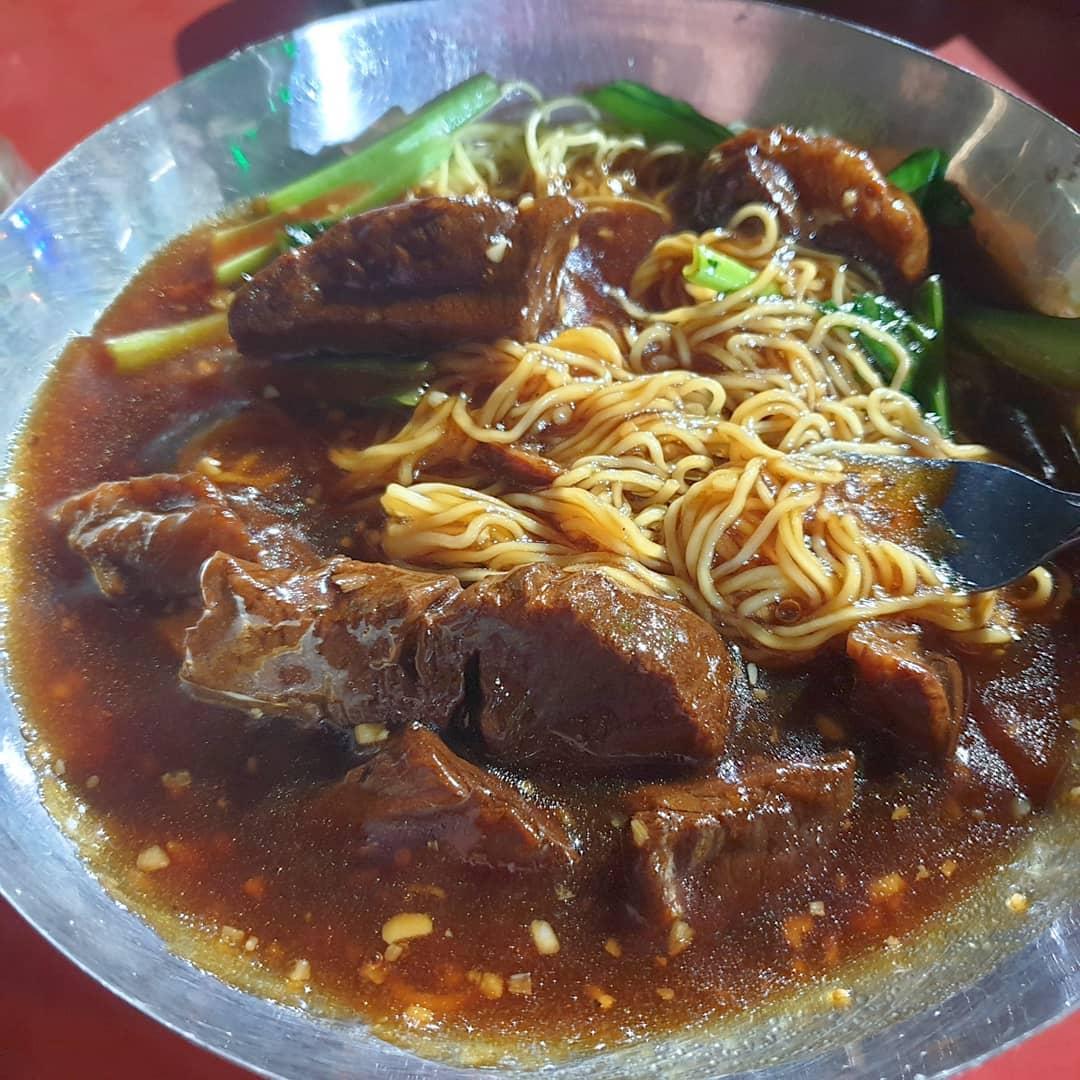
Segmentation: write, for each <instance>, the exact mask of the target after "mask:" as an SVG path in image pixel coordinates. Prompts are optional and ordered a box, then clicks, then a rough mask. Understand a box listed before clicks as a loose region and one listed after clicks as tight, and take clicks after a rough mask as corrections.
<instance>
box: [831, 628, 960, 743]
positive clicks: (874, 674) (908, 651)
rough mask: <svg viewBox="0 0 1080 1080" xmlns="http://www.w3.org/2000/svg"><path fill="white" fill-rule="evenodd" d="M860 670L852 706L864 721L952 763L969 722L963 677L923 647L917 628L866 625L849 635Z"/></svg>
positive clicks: (947, 658) (953, 663)
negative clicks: (964, 725)
mask: <svg viewBox="0 0 1080 1080" xmlns="http://www.w3.org/2000/svg"><path fill="white" fill-rule="evenodd" d="M847 654H848V656H849V657H850V658H851V660H852V661H853V662H854V665H855V671H856V676H857V679H856V684H855V690H854V692H853V694H852V705H853V707H854V708H855V711H856V712H857V713H858V714H859V716H860V717H862V718H863V719H864V722H865V723H868V724H872V725H874V726H879V727H886V728H889V729H890V730H891V731H892V732H893V733H894V734H895V735H896V736H897V737H898V738H899V739H900V741H901V743H903V744H904V745H905V746H907V747H911V748H913V749H915V750H917V751H919V752H920V753H924V754H928V755H931V756H933V757H935V758H937V759H939V760H941V761H948V760H949V759H950V758H951V757H952V756H953V751H954V750H955V749H956V740H957V739H958V738H959V736H960V730H961V728H962V727H963V724H964V717H965V715H966V713H965V706H964V696H965V695H964V676H963V672H962V671H961V670H960V665H959V664H958V663H957V662H956V661H955V660H954V659H953V658H952V657H951V656H946V655H944V654H943V653H935V652H931V651H929V650H928V649H926V648H924V646H923V644H922V639H921V636H920V633H919V631H918V630H917V629H915V628H914V627H907V626H897V625H894V624H890V623H884V622H865V623H860V624H859V625H858V626H856V627H855V628H854V629H853V630H852V631H851V632H850V633H849V634H848V636H847Z"/></svg>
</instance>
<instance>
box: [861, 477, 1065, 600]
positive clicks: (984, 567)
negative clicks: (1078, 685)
mask: <svg viewBox="0 0 1080 1080" xmlns="http://www.w3.org/2000/svg"><path fill="white" fill-rule="evenodd" d="M859 460H860V464H866V465H867V466H868V467H873V468H874V469H876V470H880V471H882V472H885V473H891V472H892V471H893V470H897V471H898V472H900V471H902V472H903V473H906V474H909V476H908V477H906V479H910V480H912V481H913V483H912V487H913V489H915V490H918V491H921V492H927V493H929V494H928V496H927V497H926V500H925V502H926V506H925V508H924V513H926V516H927V521H926V522H925V525H924V528H925V530H926V533H927V535H928V536H930V537H931V541H930V543H929V544H928V545H927V546H928V547H929V548H930V549H931V550H929V551H928V554H930V555H931V556H932V557H933V558H934V560H935V561H936V562H937V563H939V564H940V565H943V566H944V567H945V568H947V569H948V570H949V571H950V572H951V573H952V575H953V578H954V580H953V583H954V584H955V585H956V586H957V587H958V588H961V589H963V590H964V591H965V592H982V591H984V590H986V589H1000V588H1001V587H1002V586H1004V585H1008V584H1010V583H1011V582H1013V581H1016V580H1017V579H1018V578H1021V577H1023V576H1024V574H1026V573H1027V572H1028V571H1029V570H1032V569H1033V568H1034V567H1036V566H1038V565H1039V564H1040V563H1044V562H1046V561H1047V560H1048V559H1050V558H1051V557H1053V556H1054V555H1056V554H1057V553H1058V552H1059V551H1061V550H1062V549H1063V548H1066V547H1068V546H1069V545H1070V544H1073V543H1076V542H1077V541H1080V494H1073V493H1071V492H1067V491H1059V490H1058V489H1057V488H1052V487H1050V485H1049V484H1044V483H1042V482H1041V481H1039V480H1033V479H1032V478H1031V477H1030V476H1026V475H1024V473H1020V472H1017V471H1016V470H1015V469H1009V468H1006V467H1005V466H1003V465H992V464H989V463H988V462H985V461H942V460H937V459H926V458H910V457H902V458H901V457H897V458H892V457H890V458H883V459H874V463H873V466H869V462H868V459H867V458H865V457H862V458H860V459H859ZM912 473H914V474H916V475H915V476H914V477H912V476H910V474H912ZM897 478H898V477H897ZM920 501H922V500H920Z"/></svg>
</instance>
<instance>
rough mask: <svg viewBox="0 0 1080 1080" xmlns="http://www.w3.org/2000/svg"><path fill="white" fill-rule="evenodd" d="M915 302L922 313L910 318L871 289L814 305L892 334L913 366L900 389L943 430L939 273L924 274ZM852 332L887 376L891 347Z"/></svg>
mask: <svg viewBox="0 0 1080 1080" xmlns="http://www.w3.org/2000/svg"><path fill="white" fill-rule="evenodd" d="M915 304H916V310H917V312H918V314H919V315H920V318H914V317H913V316H912V315H910V314H909V313H908V312H907V311H905V310H904V309H903V308H902V307H900V305H899V304H896V303H894V302H893V301H892V300H890V299H889V298H888V297H887V296H875V295H874V294H873V293H860V294H859V295H858V296H856V297H855V298H854V299H852V300H849V301H848V302H847V303H846V304H843V305H839V306H838V305H836V304H834V303H833V302H832V301H831V300H828V301H825V302H824V303H822V304H819V305H818V306H819V307H820V309H821V310H822V311H824V312H834V311H844V312H850V313H851V314H853V315H859V316H861V317H862V318H864V319H867V320H868V321H869V322H872V323H873V324H874V325H875V326H878V327H880V328H881V329H882V330H884V331H885V332H886V333H888V334H891V335H892V336H893V337H895V338H896V339H897V341H899V342H900V344H901V345H903V346H904V348H905V349H906V350H907V353H908V356H909V357H910V358H911V368H910V370H909V371H908V374H907V377H906V378H905V379H904V382H903V384H902V385H901V387H900V389H901V390H903V391H904V392H905V393H907V394H910V395H911V396H912V397H913V398H915V400H916V401H918V402H919V404H920V405H922V407H923V409H924V410H925V411H926V412H928V413H931V414H933V415H934V416H935V417H937V418H938V420H939V421H940V424H939V426H940V427H941V428H942V430H943V431H947V429H948V423H949V405H948V398H947V387H946V382H945V352H944V338H943V327H944V298H943V295H942V291H941V281H940V279H939V278H937V277H933V278H928V279H927V280H926V281H925V282H924V283H923V284H922V285H921V286H920V287H919V289H918V290H917V292H916V294H915ZM852 337H853V338H854V339H855V340H856V341H857V342H858V344H859V345H860V347H861V348H862V349H863V350H864V351H865V352H866V354H867V356H869V357H870V359H871V360H872V361H873V362H874V366H875V367H876V368H877V369H878V370H879V371H880V372H881V375H882V377H883V378H884V379H889V380H891V379H892V378H893V376H894V375H895V374H896V368H897V357H896V354H895V353H894V352H893V351H892V349H890V348H889V347H888V346H887V345H885V344H884V343H883V342H880V341H878V340H877V339H876V338H874V337H871V336H870V335H869V334H866V333H861V332H860V331H858V330H855V331H853V333H852Z"/></svg>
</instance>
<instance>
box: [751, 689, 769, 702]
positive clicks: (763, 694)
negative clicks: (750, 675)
mask: <svg viewBox="0 0 1080 1080" xmlns="http://www.w3.org/2000/svg"><path fill="white" fill-rule="evenodd" d="M750 696H751V697H752V698H753V699H754V700H755V701H768V700H769V691H768V690H766V689H765V687H764V686H755V687H754V688H753V690H751V691H750Z"/></svg>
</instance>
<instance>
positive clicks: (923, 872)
mask: <svg viewBox="0 0 1080 1080" xmlns="http://www.w3.org/2000/svg"><path fill="white" fill-rule="evenodd" d="M929 876H930V871H929V870H928V869H927V868H926V867H925V866H923V864H922V863H919V868H918V869H917V870H916V871H915V880H916V881H925V880H926V879H927V878H928V877H929Z"/></svg>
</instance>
